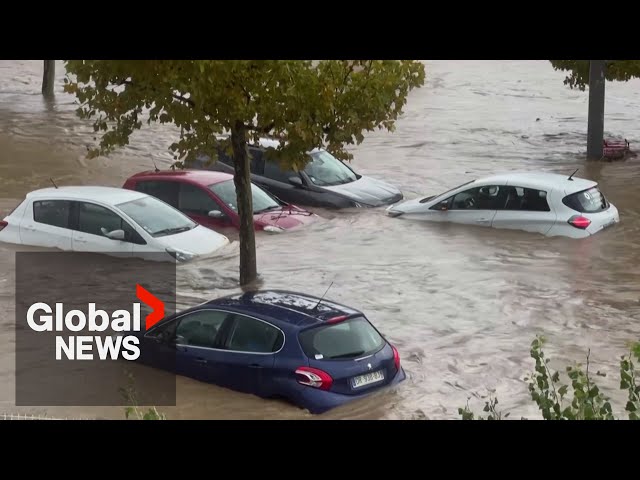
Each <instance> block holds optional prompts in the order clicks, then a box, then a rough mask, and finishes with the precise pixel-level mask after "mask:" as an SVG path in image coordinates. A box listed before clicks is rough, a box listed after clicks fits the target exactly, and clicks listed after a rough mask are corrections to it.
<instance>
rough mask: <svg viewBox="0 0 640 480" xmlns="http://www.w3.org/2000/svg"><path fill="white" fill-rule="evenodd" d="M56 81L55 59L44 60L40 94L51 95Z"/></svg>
mask: <svg viewBox="0 0 640 480" xmlns="http://www.w3.org/2000/svg"><path fill="white" fill-rule="evenodd" d="M55 81H56V61H55V60H45V61H44V70H43V72H42V95H44V96H45V97H53V95H54V93H53V87H54V85H55Z"/></svg>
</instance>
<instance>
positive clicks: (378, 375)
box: [351, 370, 384, 388]
mask: <svg viewBox="0 0 640 480" xmlns="http://www.w3.org/2000/svg"><path fill="white" fill-rule="evenodd" d="M382 380H384V373H382V370H378V371H377V372H371V373H365V374H364V375H360V376H358V377H354V378H353V380H351V385H352V386H353V388H360V387H364V386H365V385H371V384H372V383H378V382H381V381H382Z"/></svg>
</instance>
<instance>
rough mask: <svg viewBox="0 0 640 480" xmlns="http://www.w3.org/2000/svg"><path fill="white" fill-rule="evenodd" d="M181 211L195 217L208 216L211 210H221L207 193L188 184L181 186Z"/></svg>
mask: <svg viewBox="0 0 640 480" xmlns="http://www.w3.org/2000/svg"><path fill="white" fill-rule="evenodd" d="M179 205H180V210H181V211H183V212H185V213H190V214H194V215H208V214H209V212H210V211H211V210H220V206H219V205H218V204H217V203H216V202H215V200H213V199H212V198H211V197H210V196H209V195H208V194H207V192H205V191H203V190H202V189H201V188H199V187H196V186H195V185H191V184H188V183H183V184H181V185H180V203H179Z"/></svg>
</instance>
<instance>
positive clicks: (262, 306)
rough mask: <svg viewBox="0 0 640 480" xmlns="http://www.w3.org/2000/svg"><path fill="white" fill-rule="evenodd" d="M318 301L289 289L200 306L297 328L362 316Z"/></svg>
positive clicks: (318, 299)
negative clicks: (220, 308) (336, 318)
mask: <svg viewBox="0 0 640 480" xmlns="http://www.w3.org/2000/svg"><path fill="white" fill-rule="evenodd" d="M319 301H320V298H319V297H314V296H312V295H307V294H303V293H298V292H293V291H289V290H257V291H251V292H245V293H241V294H236V295H229V296H226V297H221V298H217V299H215V300H211V301H209V302H207V303H206V304H204V305H212V306H221V307H227V308H230V309H233V310H235V311H237V312H239V313H240V312H242V313H246V314H248V315H252V316H255V317H258V318H263V319H265V320H267V319H269V320H275V321H277V322H278V323H286V324H289V325H291V326H295V327H298V328H304V327H308V326H313V325H320V324H322V323H324V322H326V321H327V320H329V319H331V318H335V317H339V316H343V315H349V316H351V315H362V312H360V311H359V310H356V309H355V308H351V307H347V306H345V305H341V304H339V303H336V302H333V301H331V300H326V299H322V301H320V303H318V302H319ZM316 306H317V308H316Z"/></svg>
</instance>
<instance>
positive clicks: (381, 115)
mask: <svg viewBox="0 0 640 480" xmlns="http://www.w3.org/2000/svg"><path fill="white" fill-rule="evenodd" d="M66 66H67V72H68V76H67V78H66V79H65V91H67V92H70V93H73V94H75V95H76V96H77V100H78V102H79V103H80V107H79V108H78V110H77V113H78V115H79V116H80V117H82V118H85V119H93V122H94V123H93V127H94V130H95V131H96V132H101V134H102V137H101V139H100V142H99V145H98V146H97V147H96V148H93V149H91V150H90V153H89V156H90V157H93V156H97V155H106V154H108V153H109V152H111V151H112V150H113V149H115V148H117V147H121V146H124V145H127V144H128V143H129V138H130V136H131V134H132V133H133V132H134V131H135V130H137V129H140V128H141V127H142V125H143V112H146V114H147V120H146V122H147V123H149V124H150V123H154V122H158V123H162V124H165V123H171V124H174V125H176V126H177V127H178V128H179V131H180V133H179V134H178V135H177V136H178V138H177V139H176V141H175V142H174V143H172V144H171V145H170V146H169V149H170V150H171V151H172V152H173V154H174V159H175V160H176V163H175V165H176V166H178V167H184V166H188V165H189V162H188V160H189V158H191V157H192V156H193V154H196V153H200V154H204V155H207V156H209V157H211V158H212V159H215V158H216V156H217V152H218V151H219V150H218V149H219V148H224V149H225V150H226V152H227V153H228V154H229V155H231V156H232V158H233V159H234V165H235V173H234V183H235V186H236V192H237V199H238V214H239V217H240V283H241V284H242V285H245V284H247V283H250V282H252V281H254V280H255V279H256V277H257V265H256V251H255V233H254V226H253V215H252V212H253V206H252V198H251V177H250V167H249V160H250V159H249V155H248V150H247V145H248V143H252V142H256V141H257V140H258V139H259V138H260V137H261V136H266V135H269V136H272V137H274V138H277V139H279V145H278V147H277V148H275V149H271V148H270V149H269V150H268V151H267V152H266V155H268V156H271V155H276V156H277V158H278V160H279V162H280V163H281V165H282V166H283V168H292V169H295V170H298V169H301V168H303V167H304V165H305V163H306V162H307V161H308V160H309V157H308V155H307V154H306V152H308V151H309V150H311V149H313V148H316V147H321V146H323V147H325V148H327V150H329V151H330V152H331V153H333V154H334V155H335V156H336V157H337V158H340V159H342V160H350V159H351V154H349V153H348V152H347V150H346V147H347V146H348V145H352V144H359V143H361V142H362V141H363V139H364V135H363V132H366V131H373V130H375V129H387V130H389V131H393V130H394V129H395V121H396V120H397V118H398V117H399V115H401V113H402V110H403V107H404V105H405V104H406V101H407V96H408V94H409V92H410V91H411V90H412V89H414V88H416V87H420V86H422V84H423V83H424V79H425V69H424V65H423V64H422V63H421V62H417V61H408V60H407V61H405V60H326V61H324V60H323V61H303V60H233V61H230V60H226V61H225V60H181V61H178V60H147V61H136V60H68V61H66ZM73 77H75V78H73ZM222 134H224V135H226V137H225V138H222V139H221V138H220V135H222Z"/></svg>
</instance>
